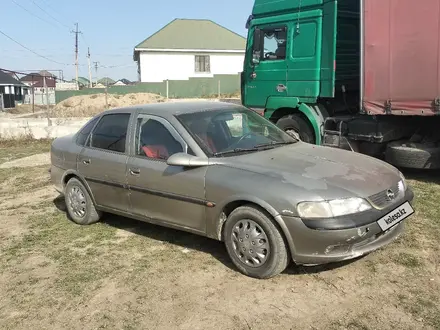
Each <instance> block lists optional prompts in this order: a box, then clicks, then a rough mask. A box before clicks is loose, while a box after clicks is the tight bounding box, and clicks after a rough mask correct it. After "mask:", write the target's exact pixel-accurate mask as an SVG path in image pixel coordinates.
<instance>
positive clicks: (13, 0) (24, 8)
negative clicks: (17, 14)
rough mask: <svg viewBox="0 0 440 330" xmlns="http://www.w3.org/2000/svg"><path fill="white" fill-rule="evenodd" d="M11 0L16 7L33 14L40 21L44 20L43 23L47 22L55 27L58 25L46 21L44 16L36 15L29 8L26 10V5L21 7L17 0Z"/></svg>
mask: <svg viewBox="0 0 440 330" xmlns="http://www.w3.org/2000/svg"><path fill="white" fill-rule="evenodd" d="M12 2H13V3H15V4H16V5H17V6H18V7H20V8H21V9H23V10H24V11H26V12H28V13H29V14H31V15H32V16H34V17H36V18H38V19H40V20H41V21H43V22H45V23H47V24H50V25H53V26H54V27H56V28H57V27H58V26H56V25H55V24H53V23H52V22H50V21H47V20H45V19H44V18H41V17H40V16H38V15H35V14H34V13H33V12H31V11H30V10H28V9H27V8H26V7H23V6H22V5H20V4H19V3H18V2H16V1H15V0H12Z"/></svg>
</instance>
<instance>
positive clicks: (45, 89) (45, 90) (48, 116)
mask: <svg viewBox="0 0 440 330" xmlns="http://www.w3.org/2000/svg"><path fill="white" fill-rule="evenodd" d="M43 79H44V92H45V93H46V111H47V125H48V126H52V125H51V122H50V119H49V118H50V114H49V91H48V89H49V88H47V83H46V75H44V77H43ZM43 104H44V103H43Z"/></svg>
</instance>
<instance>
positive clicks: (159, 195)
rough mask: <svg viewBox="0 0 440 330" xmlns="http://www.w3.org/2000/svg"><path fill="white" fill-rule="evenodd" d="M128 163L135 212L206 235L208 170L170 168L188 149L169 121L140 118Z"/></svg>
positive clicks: (151, 117)
mask: <svg viewBox="0 0 440 330" xmlns="http://www.w3.org/2000/svg"><path fill="white" fill-rule="evenodd" d="M135 127H136V129H135V134H134V135H135V136H134V139H133V140H134V143H133V150H132V152H131V155H130V158H129V160H128V186H129V189H130V203H131V212H132V213H133V214H135V215H138V216H143V217H147V218H150V219H151V220H153V221H161V222H165V223H167V224H169V225H174V226H177V227H181V228H187V229H189V230H191V231H195V232H202V233H205V232H206V224H205V202H204V200H205V184H204V180H205V173H206V170H207V169H206V168H205V167H199V168H191V169H187V168H183V167H180V166H169V165H167V163H166V160H167V158H168V157H169V156H171V155H173V154H175V153H177V152H187V150H188V147H187V144H186V143H185V141H184V139H183V138H182V137H181V136H180V134H179V133H178V131H177V130H176V129H175V128H174V127H173V126H172V124H171V123H170V122H169V121H167V120H166V119H164V118H162V117H158V116H151V115H143V114H140V115H139V116H138V117H137V118H136V121H135Z"/></svg>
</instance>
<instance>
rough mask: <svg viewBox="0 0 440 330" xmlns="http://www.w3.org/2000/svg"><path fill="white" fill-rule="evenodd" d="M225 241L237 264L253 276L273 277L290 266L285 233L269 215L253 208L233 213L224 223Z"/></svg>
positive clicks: (236, 210)
mask: <svg viewBox="0 0 440 330" xmlns="http://www.w3.org/2000/svg"><path fill="white" fill-rule="evenodd" d="M224 239H225V245H226V249H227V251H228V254H229V257H230V258H231V259H232V262H233V263H234V265H235V266H236V267H237V268H238V269H239V271H240V272H241V273H243V274H245V275H248V276H250V277H254V278H260V279H266V278H270V277H273V276H276V275H278V274H279V273H281V272H282V271H284V270H285V269H286V267H287V265H288V264H289V252H288V250H287V247H286V243H285V241H284V238H283V235H282V233H281V232H280V230H279V229H278V227H277V226H276V224H275V223H274V222H273V220H272V219H271V218H270V216H268V215H266V214H265V213H264V212H263V211H261V210H259V209H258V208H256V207H254V206H252V205H249V206H242V207H238V208H237V209H235V210H234V211H232V212H231V214H230V215H229V217H228V220H227V221H226V224H225V232H224Z"/></svg>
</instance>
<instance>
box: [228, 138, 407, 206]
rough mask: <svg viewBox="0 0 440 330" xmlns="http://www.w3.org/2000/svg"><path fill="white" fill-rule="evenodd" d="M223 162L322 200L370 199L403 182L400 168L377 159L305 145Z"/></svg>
mask: <svg viewBox="0 0 440 330" xmlns="http://www.w3.org/2000/svg"><path fill="white" fill-rule="evenodd" d="M220 163H221V164H222V165H224V166H228V167H234V168H238V169H242V170H246V171H252V172H254V173H259V174H261V175H267V176H270V177H273V178H278V179H280V180H281V181H282V182H283V183H288V184H292V185H294V186H297V187H299V188H302V189H306V190H309V191H313V192H315V193H317V194H318V195H319V196H320V197H321V198H323V199H331V198H342V197H350V196H353V195H355V196H360V197H368V196H371V195H373V194H376V193H378V192H380V191H383V190H385V189H389V188H390V187H392V186H393V185H395V184H396V183H397V182H398V181H399V180H400V176H399V172H398V170H397V169H395V168H394V167H393V166H391V165H389V164H387V163H385V162H383V161H380V160H378V159H375V158H372V157H369V156H365V155H362V154H359V153H355V152H351V151H346V150H341V149H335V148H330V147H321V146H316V145H311V144H306V143H302V142H298V143H295V144H293V145H289V146H283V147H277V148H274V149H270V150H266V151H260V152H254V153H249V154H245V155H240V156H234V157H228V158H223V159H222V160H221V161H220Z"/></svg>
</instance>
